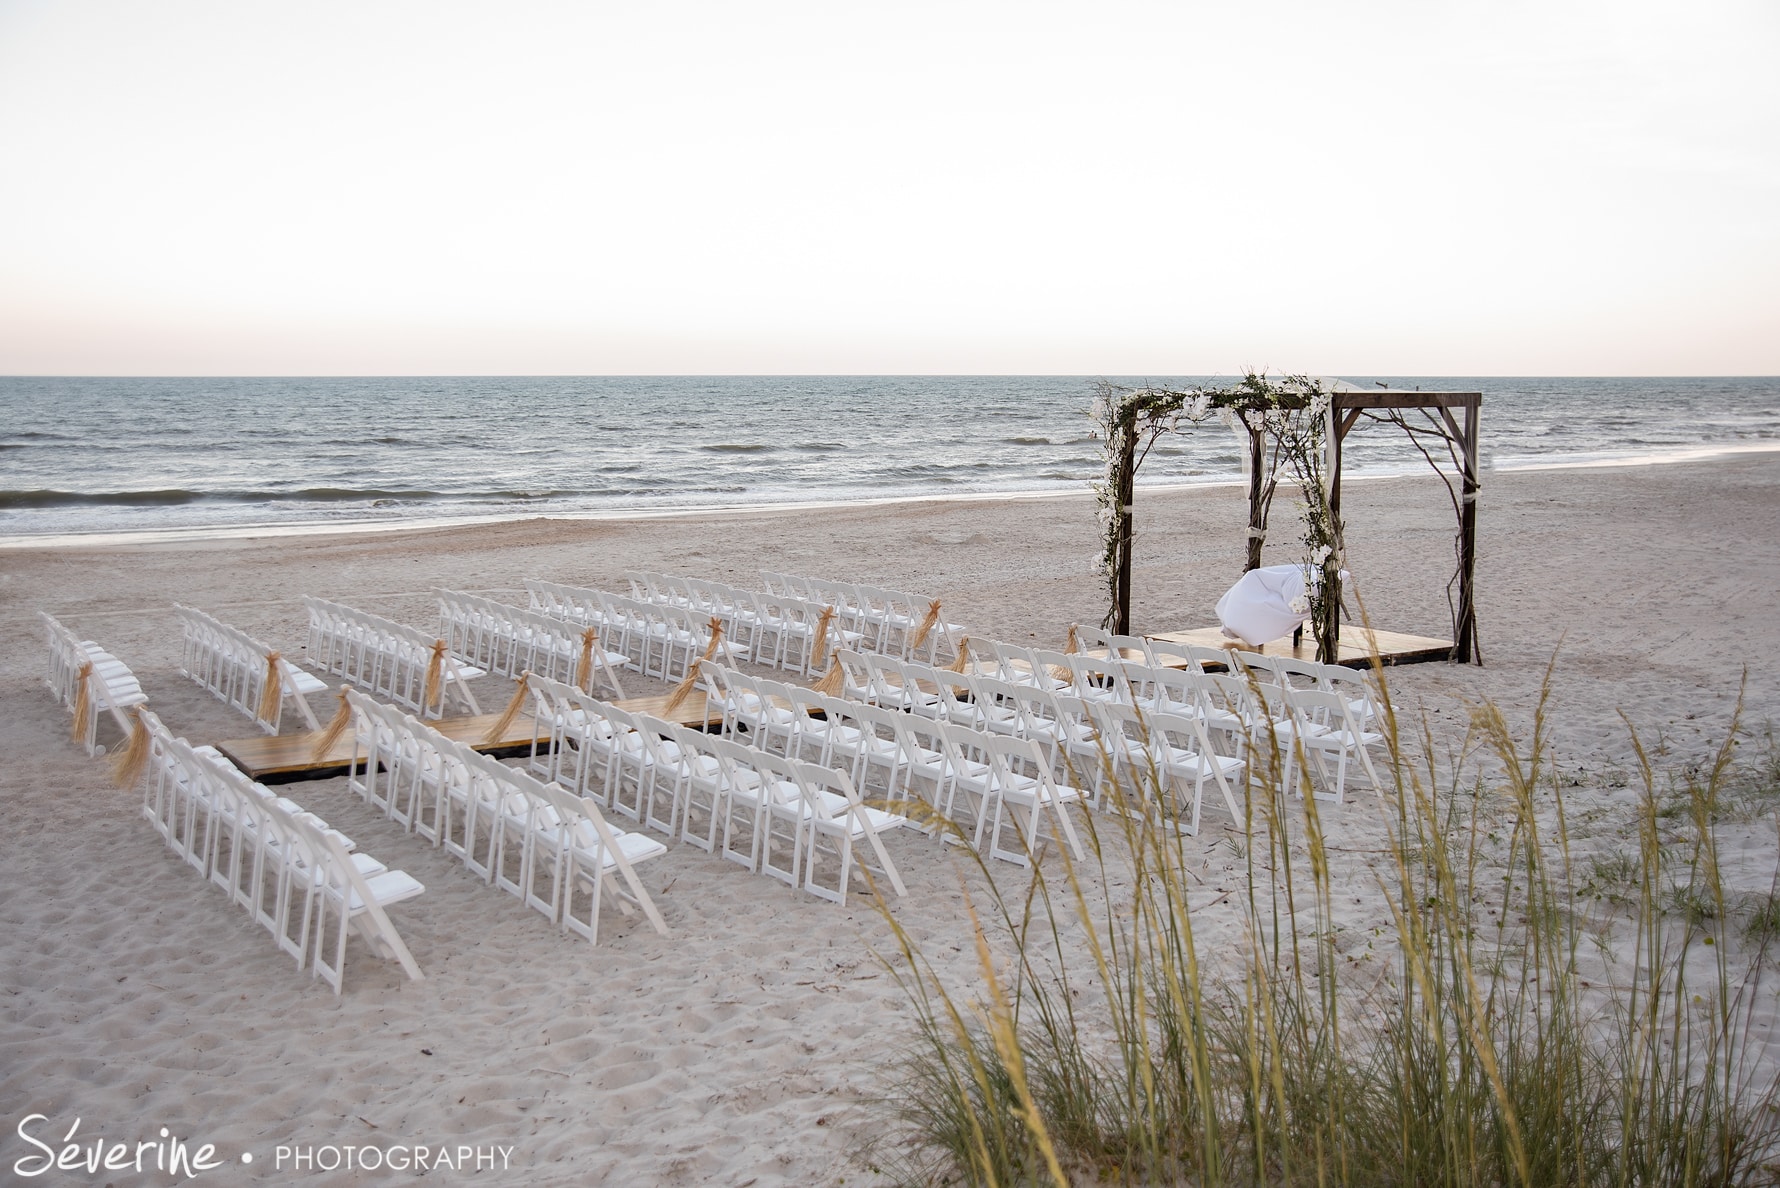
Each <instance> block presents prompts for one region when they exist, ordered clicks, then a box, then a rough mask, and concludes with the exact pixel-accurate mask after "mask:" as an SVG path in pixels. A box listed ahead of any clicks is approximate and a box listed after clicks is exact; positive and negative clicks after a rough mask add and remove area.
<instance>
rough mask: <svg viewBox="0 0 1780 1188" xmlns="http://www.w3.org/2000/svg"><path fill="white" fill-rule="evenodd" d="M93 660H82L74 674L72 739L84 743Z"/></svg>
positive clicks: (90, 707) (89, 703)
mask: <svg viewBox="0 0 1780 1188" xmlns="http://www.w3.org/2000/svg"><path fill="white" fill-rule="evenodd" d="M92 679H93V662H92V661H91V660H82V661H81V662H80V671H79V672H77V673H75V674H74V730H73V734H74V741H75V742H77V743H82V744H84V743H85V742H86V740H87V716H88V715H89V714H91V713H92V712H93V689H92V684H91V682H92Z"/></svg>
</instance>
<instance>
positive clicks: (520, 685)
mask: <svg viewBox="0 0 1780 1188" xmlns="http://www.w3.org/2000/svg"><path fill="white" fill-rule="evenodd" d="M589 630H592V629H591V628H589ZM531 679H532V674H531V670H530V669H527V670H526V671H524V672H522V673H520V674H519V680H518V681H517V682H516V684H515V686H514V689H513V697H512V699H511V700H509V701H508V702H507V708H506V709H504V710H502V711H501V716H500V717H498V718H496V719H495V720H494V724H493V725H491V726H490V727H489V728H488V733H487V734H485V735H483V736H482V745H483V746H493V745H494V744H495V743H498V742H500V741H501V740H502V739H503V738H505V737H506V735H507V731H508V729H509V728H510V727H511V726H512V725H513V719H515V718H517V717H518V716H519V711H520V710H521V709H523V708H524V707H525V695H526V694H527V693H528V692H530V691H531Z"/></svg>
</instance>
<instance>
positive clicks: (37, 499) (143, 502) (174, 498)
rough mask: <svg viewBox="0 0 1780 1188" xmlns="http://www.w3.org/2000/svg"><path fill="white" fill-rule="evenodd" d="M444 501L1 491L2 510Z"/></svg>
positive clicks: (411, 496) (316, 490) (315, 494)
mask: <svg viewBox="0 0 1780 1188" xmlns="http://www.w3.org/2000/svg"><path fill="white" fill-rule="evenodd" d="M441 498H444V496H442V495H441V494H440V493H439V492H437V491H383V490H377V489H375V488H367V489H359V488H344V487H304V488H302V489H300V490H293V491H194V490H191V489H190V488H188V487H165V488H161V489H159V490H152V491H53V490H48V489H44V488H38V489H35V490H28V491H0V508H50V507H168V506H175V505H178V504H184V503H274V502H279V501H298V502H303V503H362V502H372V501H379V500H381V501H402V502H411V503H412V502H426V501H428V500H434V499H441Z"/></svg>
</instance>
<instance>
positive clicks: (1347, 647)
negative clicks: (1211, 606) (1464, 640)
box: [1149, 623, 1452, 668]
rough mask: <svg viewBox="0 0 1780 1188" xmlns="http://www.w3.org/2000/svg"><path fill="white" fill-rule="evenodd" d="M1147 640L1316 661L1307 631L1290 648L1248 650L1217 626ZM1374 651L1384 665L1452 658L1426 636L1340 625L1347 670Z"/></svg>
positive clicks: (1445, 643)
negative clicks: (1258, 652)
mask: <svg viewBox="0 0 1780 1188" xmlns="http://www.w3.org/2000/svg"><path fill="white" fill-rule="evenodd" d="M1149 638H1150V639H1162V640H1168V641H1169V642H1171V643H1183V644H1192V645H1194V646H1196V647H1202V648H1230V647H1236V648H1241V649H1242V650H1243V651H1245V652H1253V651H1257V650H1258V651H1260V652H1261V653H1262V654H1263V655H1266V656H1285V657H1288V658H1290V659H1294V660H1311V661H1314V660H1315V659H1316V639H1315V638H1314V637H1313V636H1312V635H1311V633H1310V631H1309V630H1306V631H1305V632H1304V639H1303V641H1302V642H1300V643H1299V644H1298V646H1297V647H1293V646H1292V637H1291V636H1289V635H1288V636H1286V637H1285V638H1284V639H1278V640H1274V641H1273V642H1272V643H1270V644H1268V645H1267V646H1266V647H1263V648H1259V649H1256V648H1251V647H1249V646H1248V645H1247V644H1244V643H1241V642H1239V641H1236V640H1232V639H1231V638H1229V637H1228V636H1226V635H1225V634H1224V632H1223V629H1222V628H1220V627H1201V628H1199V629H1198V630H1195V631H1168V632H1163V633H1160V634H1157V635H1152V636H1150V637H1149ZM1374 647H1376V648H1377V649H1378V657H1379V659H1380V660H1381V661H1382V662H1384V663H1385V664H1421V663H1426V662H1427V661H1430V660H1449V659H1451V658H1452V641H1450V640H1445V639H1434V638H1432V637H1430V636H1426V635H1406V634H1404V633H1402V632H1398V631H1377V630H1373V629H1371V628H1367V627H1356V626H1354V625H1353V624H1352V623H1343V624H1342V625H1341V636H1340V639H1339V640H1338V641H1337V657H1338V658H1337V661H1336V662H1337V663H1339V664H1341V665H1343V666H1344V667H1347V668H1364V667H1366V665H1367V664H1369V663H1371V660H1370V657H1371V654H1372V649H1373V648H1374Z"/></svg>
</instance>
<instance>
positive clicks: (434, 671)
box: [421, 639, 445, 709]
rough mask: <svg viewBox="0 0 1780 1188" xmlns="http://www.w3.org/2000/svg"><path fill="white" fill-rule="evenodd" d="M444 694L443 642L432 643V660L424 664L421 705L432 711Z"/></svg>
mask: <svg viewBox="0 0 1780 1188" xmlns="http://www.w3.org/2000/svg"><path fill="white" fill-rule="evenodd" d="M444 692H445V641H444V640H442V639H435V640H434V641H433V658H432V659H431V660H428V661H427V662H426V689H425V691H424V692H423V693H422V694H421V704H422V705H424V706H425V707H426V708H427V709H432V708H433V706H434V704H435V703H437V702H438V701H439V699H440V697H441V696H442V695H443V694H444Z"/></svg>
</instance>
